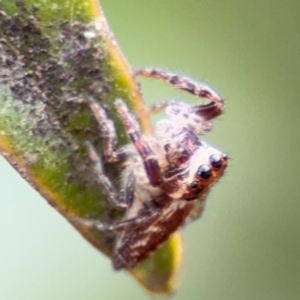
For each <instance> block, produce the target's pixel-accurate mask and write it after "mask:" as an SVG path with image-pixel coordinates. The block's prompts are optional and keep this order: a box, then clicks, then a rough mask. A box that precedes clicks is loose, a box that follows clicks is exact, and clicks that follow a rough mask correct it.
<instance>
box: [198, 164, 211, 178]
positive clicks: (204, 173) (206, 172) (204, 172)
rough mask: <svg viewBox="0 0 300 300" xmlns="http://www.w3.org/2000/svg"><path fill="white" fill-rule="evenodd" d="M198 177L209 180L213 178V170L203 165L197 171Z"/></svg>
mask: <svg viewBox="0 0 300 300" xmlns="http://www.w3.org/2000/svg"><path fill="white" fill-rule="evenodd" d="M197 175H198V176H200V177H201V178H203V179H208V178H209V177H210V176H211V169H210V167H209V166H208V165H201V166H200V167H199V168H198V170H197Z"/></svg>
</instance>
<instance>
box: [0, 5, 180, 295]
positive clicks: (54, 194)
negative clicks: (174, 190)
mask: <svg viewBox="0 0 300 300" xmlns="http://www.w3.org/2000/svg"><path fill="white" fill-rule="evenodd" d="M90 98H93V99H96V100H97V101H99V102H101V103H102V105H105V106H107V107H108V108H109V112H110V115H109V117H110V118H111V119H113V121H114V123H115V125H116V128H117V134H118V139H119V145H124V144H126V143H127V142H128V139H127V135H126V132H125V130H124V128H123V126H122V124H121V122H120V120H119V118H118V117H117V115H116V112H115V109H114V105H113V104H114V101H115V99H117V98H121V99H123V100H124V101H126V103H127V104H128V105H129V106H130V108H131V109H132V110H133V111H136V112H137V111H141V109H142V107H143V102H142V98H141V95H140V92H139V88H138V85H137V84H136V82H135V81H134V79H133V78H132V76H131V70H130V67H129V66H128V64H127V62H126V60H125V59H124V57H123V55H122V53H121V52H120V50H119V48H118V46H117V43H116V41H115V40H114V37H113V34H112V33H111V31H110V30H109V27H108V25H107V23H106V20H105V17H104V15H103V12H102V10H101V8H100V5H99V4H98V3H97V1H95V0H88V1H81V0H72V1H64V0H56V1H44V0H26V1H12V0H4V1H2V2H0V151H1V153H2V155H3V156H5V157H6V159H7V160H8V161H9V162H10V163H11V165H12V166H13V167H14V168H15V169H17V170H18V172H19V173H20V174H21V175H22V176H23V178H24V179H25V180H27V181H28V182H29V183H30V184H31V185H32V187H33V188H35V189H36V190H37V191H38V192H39V193H40V194H41V195H43V197H44V198H45V199H46V200H47V201H48V202H49V203H50V204H51V205H52V206H53V207H54V208H55V209H56V210H57V211H58V212H59V213H61V214H62V215H63V216H64V217H65V218H66V219H67V220H68V221H69V222H70V223H71V224H72V225H73V226H74V227H76V229H77V230H78V231H79V232H80V233H81V234H82V236H83V237H84V238H86V239H87V240H88V241H89V242H90V243H91V244H93V245H94V246H95V247H96V248H97V249H99V250H100V251H101V252H103V253H104V254H106V255H108V256H111V255H112V253H113V237H112V236H108V235H104V234H103V233H100V232H99V231H96V230H93V229H90V228H87V227H85V226H82V225H80V224H75V222H74V219H75V218H76V217H84V218H93V219H97V218H99V219H101V218H103V217H109V218H117V217H118V216H119V214H118V213H117V212H115V211H112V210H111V209H110V207H109V205H108V203H107V201H106V199H105V197H104V196H103V195H102V193H101V189H100V188H99V185H98V184H97V182H96V180H95V176H94V174H93V171H92V166H91V162H90V159H89V157H88V156H87V152H86V148H85V146H84V144H85V142H86V141H87V140H88V141H90V142H92V143H93V144H94V145H95V146H96V147H97V149H101V147H102V141H101V138H99V129H98V125H97V123H96V121H95V119H94V117H93V115H92V114H91V111H90V109H89V107H88V105H87V99H90ZM141 125H142V127H143V129H144V131H145V134H148V133H150V132H151V126H150V122H149V118H148V116H147V115H143V117H142V118H141ZM106 169H107V170H108V171H107V172H108V176H109V177H110V178H111V179H112V180H114V181H115V182H117V180H118V178H119V176H120V171H121V170H120V169H119V168H118V167H117V166H114V167H111V166H110V167H108V168H106ZM181 252H182V247H181V238H180V235H179V233H176V234H175V235H174V236H173V237H172V238H171V239H170V240H169V241H167V242H166V243H165V244H164V245H163V246H162V247H161V248H160V249H159V250H158V251H157V252H156V253H155V254H154V255H152V256H151V257H150V258H149V259H147V260H146V261H144V262H142V263H141V264H140V265H138V266H137V267H136V268H134V269H132V270H128V271H129V272H130V273H131V274H132V275H133V277H134V278H135V279H137V280H138V281H139V282H140V283H141V284H142V285H143V286H144V287H145V288H146V289H148V290H149V291H150V292H152V293H158V294H170V293H172V292H173V291H174V288H175V281H176V276H177V272H178V270H179V267H180V265H181Z"/></svg>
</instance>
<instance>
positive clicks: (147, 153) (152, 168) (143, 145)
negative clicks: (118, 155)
mask: <svg viewBox="0 0 300 300" xmlns="http://www.w3.org/2000/svg"><path fill="white" fill-rule="evenodd" d="M116 108H117V111H118V113H119V115H120V117H121V119H122V121H123V124H124V126H125V128H126V130H127V133H128V135H129V137H130V139H131V141H132V143H133V145H134V146H135V148H136V150H137V152H138V153H139V155H140V157H141V159H142V161H143V164H144V168H145V171H146V173H147V176H148V178H149V182H150V184H151V185H152V186H153V187H156V186H159V185H160V184H161V183H162V180H163V179H162V174H161V170H160V166H159V164H158V161H157V158H156V155H155V153H154V152H153V151H152V149H151V147H150V145H149V144H148V142H147V141H146V140H145V139H144V137H143V134H142V132H141V130H140V127H139V124H138V123H137V121H136V120H135V119H134V117H133V116H132V115H131V113H130V112H129V110H128V108H127V106H126V105H125V103H124V102H123V101H122V100H117V101H116Z"/></svg>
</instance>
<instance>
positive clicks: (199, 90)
mask: <svg viewBox="0 0 300 300" xmlns="http://www.w3.org/2000/svg"><path fill="white" fill-rule="evenodd" d="M135 76H142V77H152V78H156V79H159V80H163V81H166V82H168V83H169V84H171V85H172V86H174V87H175V88H177V89H180V90H183V91H186V92H188V93H190V94H192V95H195V96H197V97H200V98H205V99H209V100H210V101H211V102H210V103H208V104H205V105H195V106H193V112H195V113H196V114H197V115H199V116H201V117H202V118H203V119H205V120H211V119H214V118H215V117H217V116H218V115H220V114H221V113H222V111H223V109H224V101H223V99H222V98H221V97H220V96H219V95H218V94H217V93H216V92H215V91H213V90H212V89H211V88H209V87H207V86H206V85H204V84H201V83H197V82H195V81H193V80H191V79H189V78H187V77H183V76H180V75H176V74H172V73H168V72H164V71H161V70H152V69H142V70H138V71H137V72H136V73H135Z"/></svg>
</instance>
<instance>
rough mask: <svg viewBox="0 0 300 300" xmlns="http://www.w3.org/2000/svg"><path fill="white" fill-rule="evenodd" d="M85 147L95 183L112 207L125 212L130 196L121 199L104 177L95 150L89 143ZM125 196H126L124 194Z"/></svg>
mask: <svg viewBox="0 0 300 300" xmlns="http://www.w3.org/2000/svg"><path fill="white" fill-rule="evenodd" d="M86 147H87V150H88V154H89V157H90V159H91V161H92V162H93V166H94V171H95V173H96V175H97V181H98V183H99V185H100V186H101V187H102V190H103V192H104V194H105V195H106V196H107V199H108V201H109V202H110V203H111V204H112V206H113V207H115V208H116V209H119V210H126V209H127V208H128V206H129V204H130V203H131V198H132V197H131V196H130V195H128V199H126V197H125V199H122V198H121V197H120V195H119V193H118V192H117V191H116V189H115V187H114V185H113V183H112V182H111V181H110V179H109V178H108V177H107V176H106V175H105V173H104V170H103V165H102V160H101V157H100V156H99V155H98V153H97V151H96V149H95V148H94V146H93V145H92V144H91V143H90V142H86ZM125 196H126V194H125Z"/></svg>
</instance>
